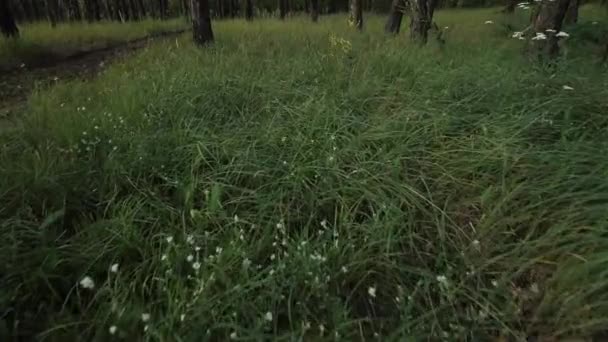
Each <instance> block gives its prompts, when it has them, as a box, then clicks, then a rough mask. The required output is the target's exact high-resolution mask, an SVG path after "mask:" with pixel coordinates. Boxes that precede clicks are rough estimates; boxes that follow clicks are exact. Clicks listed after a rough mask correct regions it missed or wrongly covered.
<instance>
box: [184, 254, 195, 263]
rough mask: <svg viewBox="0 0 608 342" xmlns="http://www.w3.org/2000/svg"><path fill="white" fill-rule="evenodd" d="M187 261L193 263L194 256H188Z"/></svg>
mask: <svg viewBox="0 0 608 342" xmlns="http://www.w3.org/2000/svg"><path fill="white" fill-rule="evenodd" d="M186 260H187V261H188V262H192V261H194V255H192V254H190V255H188V256H187V257H186Z"/></svg>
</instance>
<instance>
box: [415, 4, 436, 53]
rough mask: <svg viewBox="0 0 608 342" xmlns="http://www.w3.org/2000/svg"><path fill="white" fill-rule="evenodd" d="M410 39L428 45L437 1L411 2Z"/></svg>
mask: <svg viewBox="0 0 608 342" xmlns="http://www.w3.org/2000/svg"><path fill="white" fill-rule="evenodd" d="M409 5H410V38H411V39H412V40H413V41H415V42H418V43H420V44H426V42H427V40H428V34H429V30H430V28H431V24H432V23H433V13H434V12H435V6H436V5H437V1H436V0H410V1H409Z"/></svg>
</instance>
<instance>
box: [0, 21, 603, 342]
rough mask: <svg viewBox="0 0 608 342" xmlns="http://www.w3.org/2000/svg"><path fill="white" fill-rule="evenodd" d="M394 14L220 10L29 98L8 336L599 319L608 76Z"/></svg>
mask: <svg viewBox="0 0 608 342" xmlns="http://www.w3.org/2000/svg"><path fill="white" fill-rule="evenodd" d="M490 19H492V20H494V21H495V24H494V25H484V21H485V20H490ZM382 20H383V18H381V17H369V18H368V20H367V22H366V25H367V28H366V31H365V32H363V33H362V34H359V33H357V32H354V30H351V29H349V28H348V27H347V26H346V18H345V17H342V16H335V17H324V18H323V19H322V20H321V22H320V23H319V24H318V25H313V24H311V23H309V22H308V21H307V20H305V19H294V20H289V21H286V22H279V21H275V20H259V21H255V22H253V23H247V22H244V21H227V22H218V23H216V25H215V30H216V38H217V42H216V44H215V45H213V46H212V47H209V48H205V49H197V48H196V47H194V46H193V45H192V44H191V42H190V37H189V36H184V37H181V38H180V39H178V40H176V41H170V42H168V41H167V42H163V43H158V44H155V45H153V46H150V47H149V48H147V49H146V50H145V51H143V52H142V53H141V54H139V55H137V56H136V57H133V58H131V59H129V60H127V61H125V62H124V63H121V64H117V65H114V66H112V67H111V68H109V69H108V70H106V71H105V72H104V74H103V75H101V76H100V77H99V78H98V79H96V80H94V81H89V82H86V83H79V82H76V81H74V82H67V83H60V84H59V85H57V86H55V87H54V88H52V89H50V90H44V91H41V92H39V93H36V94H34V96H33V98H32V99H31V101H30V103H29V109H28V111H27V113H24V116H23V122H24V123H23V130H21V131H18V132H16V131H14V132H12V133H10V134H5V135H4V136H2V137H1V140H0V142H1V144H2V146H3V148H2V152H1V153H0V174H1V175H2V177H0V203H1V206H0V241H2V242H1V243H2V245H1V248H0V274H2V282H1V284H2V290H1V291H0V294H1V296H2V297H0V307H2V308H4V309H3V310H4V312H3V315H2V320H3V322H4V326H5V327H6V328H5V331H6V333H5V334H6V335H10V334H12V335H20V336H26V337H27V336H29V337H31V336H32V335H36V336H38V338H42V339H49V340H74V339H80V340H83V339H84V340H110V339H115V338H117V337H120V338H122V339H131V340H163V341H165V340H166V341H174V340H176V341H180V340H181V341H200V340H228V339H230V338H232V339H236V340H269V339H280V340H299V339H302V340H314V341H316V340H334V339H343V340H371V339H374V338H377V339H379V340H383V341H393V340H394V341H396V340H405V339H411V340H419V339H427V338H428V339H431V340H440V339H443V340H475V341H481V340H492V339H494V338H497V337H498V336H503V337H507V338H512V339H524V338H527V337H532V336H537V337H543V338H549V337H566V336H592V335H594V334H599V333H601V332H604V331H605V328H606V326H607V324H608V321H607V319H606V317H608V274H607V273H606V272H607V271H606V270H607V269H608V268H607V267H608V253H607V252H606V251H608V238H607V236H606V229H607V228H608V210H607V209H608V183H607V182H606V179H608V178H607V177H608V158H606V156H607V155H608V154H607V153H608V143H607V140H606V139H605V137H606V136H607V135H606V134H607V133H608V132H607V127H608V126H607V124H608V116H606V113H607V112H608V104H607V103H606V101H605V99H606V98H607V96H608V78H606V77H605V72H606V69H605V67H602V66H599V65H598V64H597V63H594V62H593V58H592V57H590V56H589V55H587V56H585V54H584V53H583V52H581V53H580V54H578V56H581V57H577V55H576V54H569V55H567V57H566V58H564V59H563V60H561V61H560V62H559V64H557V65H554V66H552V67H551V68H542V67H540V66H535V65H533V64H530V62H529V61H528V60H527V59H525V58H524V57H523V56H522V55H521V45H520V43H521V42H519V41H516V40H511V39H509V38H508V36H509V35H508V34H506V32H504V28H502V27H501V26H500V24H499V22H501V21H502V20H504V19H503V18H502V17H501V15H500V14H499V13H498V12H497V11H496V10H469V11H458V12H440V13H439V18H438V20H439V21H440V23H442V25H446V26H449V27H453V28H454V36H448V40H447V43H446V44H438V43H435V42H433V43H431V44H430V45H429V46H427V47H425V48H417V47H415V46H413V45H411V44H409V43H408V42H407V39H405V38H404V37H403V36H400V37H397V38H390V37H386V36H384V35H383V34H382V33H381V29H382ZM444 22H445V23H447V24H443V23H444ZM330 37H331V38H330ZM567 44H573V43H567ZM563 86H569V87H572V88H574V90H565V89H563ZM113 268H114V270H115V271H116V272H113V271H112V269H113ZM85 277H90V279H91V280H93V281H94V284H95V286H94V288H93V289H88V288H84V287H83V286H81V285H79V283H80V282H81V281H82V280H83V278H85ZM147 314H149V315H150V318H149V320H145V318H148V316H147ZM142 315H143V317H142ZM142 318H144V319H142ZM144 320H145V321H144ZM112 332H113V333H114V336H112Z"/></svg>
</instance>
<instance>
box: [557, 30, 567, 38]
mask: <svg viewBox="0 0 608 342" xmlns="http://www.w3.org/2000/svg"><path fill="white" fill-rule="evenodd" d="M555 36H556V37H563V38H568V37H570V35H569V34H568V33H566V32H564V31H559V32H558V33H557V34H556V35H555Z"/></svg>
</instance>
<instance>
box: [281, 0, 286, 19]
mask: <svg viewBox="0 0 608 342" xmlns="http://www.w3.org/2000/svg"><path fill="white" fill-rule="evenodd" d="M279 16H280V17H281V20H284V19H285V16H287V0H279Z"/></svg>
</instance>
